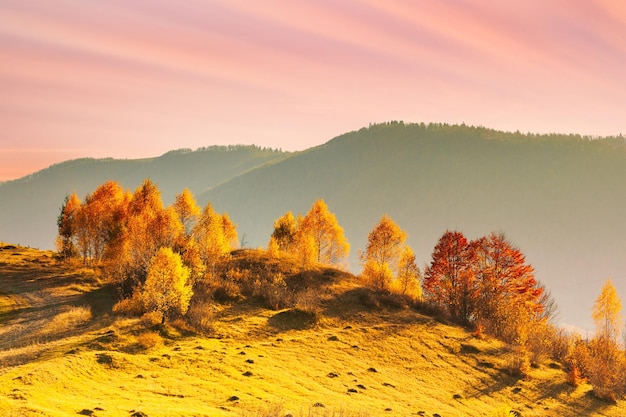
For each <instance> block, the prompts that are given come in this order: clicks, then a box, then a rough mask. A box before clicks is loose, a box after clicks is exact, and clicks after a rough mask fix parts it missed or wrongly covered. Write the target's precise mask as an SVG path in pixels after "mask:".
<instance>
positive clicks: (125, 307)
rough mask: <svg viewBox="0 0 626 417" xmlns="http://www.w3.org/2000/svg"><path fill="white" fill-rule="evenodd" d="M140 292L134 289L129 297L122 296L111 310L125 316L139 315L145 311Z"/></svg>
mask: <svg viewBox="0 0 626 417" xmlns="http://www.w3.org/2000/svg"><path fill="white" fill-rule="evenodd" d="M145 311H146V310H145V307H144V304H143V300H142V299H141V292H140V291H139V290H136V291H135V292H133V295H132V296H131V297H130V298H124V299H122V300H120V301H118V302H117V303H115V305H114V306H113V312H114V313H117V314H123V315H127V316H141V315H142V314H143V313H144V312H145Z"/></svg>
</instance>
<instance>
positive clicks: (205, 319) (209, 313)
mask: <svg viewBox="0 0 626 417" xmlns="http://www.w3.org/2000/svg"><path fill="white" fill-rule="evenodd" d="M214 322H215V313H214V310H213V306H212V305H211V303H210V302H208V301H199V302H195V303H192V304H191V306H190V307H189V310H188V311H187V323H188V324H189V326H191V328H192V329H193V330H194V331H196V332H198V333H200V334H205V335H208V334H211V333H213V332H214V330H215V325H214Z"/></svg>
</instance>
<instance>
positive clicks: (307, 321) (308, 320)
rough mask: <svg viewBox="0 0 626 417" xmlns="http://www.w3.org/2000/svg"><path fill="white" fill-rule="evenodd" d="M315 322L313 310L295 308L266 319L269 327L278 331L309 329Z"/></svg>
mask: <svg viewBox="0 0 626 417" xmlns="http://www.w3.org/2000/svg"><path fill="white" fill-rule="evenodd" d="M315 323H317V315H316V314H315V313H314V312H310V311H304V310H300V309H297V308H293V309H290V310H285V311H281V312H280V313H276V314H274V315H273V316H272V317H270V318H269V320H268V324H269V325H270V326H271V327H273V328H275V329H278V330H280V331H288V330H305V329H310V328H311V327H313V326H314V325H315Z"/></svg>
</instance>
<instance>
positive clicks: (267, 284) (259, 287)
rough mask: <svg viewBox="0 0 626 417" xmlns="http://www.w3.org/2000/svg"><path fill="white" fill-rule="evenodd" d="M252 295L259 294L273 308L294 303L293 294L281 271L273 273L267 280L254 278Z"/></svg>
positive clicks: (277, 308)
mask: <svg viewBox="0 0 626 417" xmlns="http://www.w3.org/2000/svg"><path fill="white" fill-rule="evenodd" d="M254 295H256V296H260V297H261V298H262V299H263V300H264V301H265V302H266V303H267V305H268V306H269V307H270V308H271V309H273V310H281V309H283V308H289V307H293V306H294V304H295V301H294V295H293V293H292V292H291V291H290V290H289V288H288V287H287V283H286V282H285V279H284V278H283V275H282V274H281V273H277V274H275V275H273V276H272V277H271V278H270V279H268V280H263V281H261V280H256V281H255V291H254Z"/></svg>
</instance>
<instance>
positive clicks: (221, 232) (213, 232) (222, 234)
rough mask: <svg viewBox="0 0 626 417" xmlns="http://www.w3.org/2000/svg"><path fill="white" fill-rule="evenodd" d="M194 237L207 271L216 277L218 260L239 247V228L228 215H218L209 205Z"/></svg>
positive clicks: (201, 217) (195, 230) (205, 208)
mask: <svg viewBox="0 0 626 417" xmlns="http://www.w3.org/2000/svg"><path fill="white" fill-rule="evenodd" d="M192 237H193V239H194V240H195V241H196V243H197V245H198V250H199V252H200V257H201V258H202V261H203V263H204V265H205V266H206V269H207V271H208V272H210V273H211V274H213V275H215V266H216V264H217V261H218V259H219V258H220V257H221V256H222V255H224V254H226V253H228V252H230V251H231V250H232V249H233V248H234V247H235V246H236V245H237V243H238V242H237V227H236V225H235V224H234V223H233V222H232V221H231V220H230V218H229V217H228V215H227V214H218V213H216V212H215V210H214V209H213V206H212V205H211V204H210V203H208V204H207V205H206V206H205V207H204V210H203V211H202V214H201V215H200V218H199V219H198V222H197V223H196V225H195V227H194V228H193V232H192Z"/></svg>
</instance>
